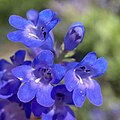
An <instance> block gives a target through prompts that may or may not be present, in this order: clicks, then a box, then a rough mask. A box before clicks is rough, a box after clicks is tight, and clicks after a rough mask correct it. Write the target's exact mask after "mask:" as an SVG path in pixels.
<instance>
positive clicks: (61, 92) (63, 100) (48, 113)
mask: <svg viewBox="0 0 120 120" xmlns="http://www.w3.org/2000/svg"><path fill="white" fill-rule="evenodd" d="M51 95H52V98H53V99H54V100H55V103H54V105H53V106H51V107H43V106H41V105H39V104H38V103H37V102H36V101H35V100H34V101H33V103H32V112H33V113H34V115H35V116H37V117H39V116H42V120H56V119H58V120H75V116H74V113H73V111H72V110H71V108H70V107H69V106H68V105H74V104H73V101H72V92H69V91H68V90H67V89H66V87H65V85H58V86H56V87H54V88H53V90H52V94H51Z"/></svg>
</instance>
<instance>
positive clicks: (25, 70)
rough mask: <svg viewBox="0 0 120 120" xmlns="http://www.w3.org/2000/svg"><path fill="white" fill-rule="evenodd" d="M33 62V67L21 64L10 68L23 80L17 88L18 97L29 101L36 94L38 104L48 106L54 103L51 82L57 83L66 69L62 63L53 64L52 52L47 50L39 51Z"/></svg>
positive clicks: (23, 100)
mask: <svg viewBox="0 0 120 120" xmlns="http://www.w3.org/2000/svg"><path fill="white" fill-rule="evenodd" d="M33 64H34V68H32V67H31V66H28V65H22V66H18V67H16V68H14V69H13V70H12V73H13V75H14V76H16V77H17V78H18V79H19V80H21V81H22V82H23V84H22V85H21V87H20V88H19V90H18V94H17V95H18V98H19V99H20V101H22V102H29V101H31V100H32V99H33V98H34V97H35V96H36V100H37V102H38V103H39V104H40V105H43V106H46V107H50V106H52V105H53V104H54V100H53V99H52V98H51V91H52V89H53V85H52V84H58V83H59V82H60V81H61V80H62V78H63V76H64V74H65V71H66V70H65V68H64V67H63V66H62V65H60V64H54V56H53V53H52V52H51V51H49V50H43V51H41V53H40V54H39V55H38V56H37V57H36V58H35V59H34V61H33ZM25 95H26V96H25Z"/></svg>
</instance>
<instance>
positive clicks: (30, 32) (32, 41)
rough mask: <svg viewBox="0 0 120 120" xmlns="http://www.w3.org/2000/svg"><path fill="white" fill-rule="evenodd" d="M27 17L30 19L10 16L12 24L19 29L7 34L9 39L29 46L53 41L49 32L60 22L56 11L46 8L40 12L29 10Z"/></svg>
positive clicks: (38, 45)
mask: <svg viewBox="0 0 120 120" xmlns="http://www.w3.org/2000/svg"><path fill="white" fill-rule="evenodd" d="M27 18H28V20H26V19H25V18H22V17H20V16H18V15H11V16H10V18H9V23H10V25H11V26H13V27H15V28H17V29H19V30H17V31H14V32H10V33H9V34H8V35H7V36H8V39H10V40H11V41H13V42H22V43H23V44H24V45H26V46H28V47H40V46H42V45H43V44H46V42H45V41H51V43H52V42H53V41H52V37H51V35H50V33H49V32H50V31H51V30H52V29H53V28H54V27H55V25H56V24H57V23H58V22H59V18H58V17H57V14H56V13H55V12H54V11H52V10H51V9H46V10H43V11H41V12H40V13H38V12H37V11H35V10H30V11H28V12H27ZM48 46H49V45H48Z"/></svg>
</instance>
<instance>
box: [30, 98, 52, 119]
mask: <svg viewBox="0 0 120 120" xmlns="http://www.w3.org/2000/svg"><path fill="white" fill-rule="evenodd" d="M31 109H32V112H33V114H34V115H35V116H36V117H40V116H41V115H42V113H48V112H49V111H50V107H43V106H41V105H40V104H38V103H37V101H36V100H33V102H32V106H31Z"/></svg>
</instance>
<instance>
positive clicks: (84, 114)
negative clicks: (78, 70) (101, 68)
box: [0, 0, 120, 120]
mask: <svg viewBox="0 0 120 120" xmlns="http://www.w3.org/2000/svg"><path fill="white" fill-rule="evenodd" d="M31 8H33V9H36V10H38V11H41V10H43V9H45V8H51V9H53V10H55V11H56V12H57V13H58V15H59V16H60V18H61V22H60V23H59V24H58V25H57V26H56V28H55V29H54V30H53V31H54V35H55V41H56V42H58V43H59V44H61V43H62V42H63V40H64V36H65V34H66V31H67V29H68V27H69V26H70V25H71V24H72V22H76V21H80V22H82V23H83V24H84V25H85V28H86V33H85V38H84V41H83V43H82V44H81V45H79V46H78V47H77V49H76V54H75V55H74V57H75V58H76V59H77V61H79V60H81V59H82V58H83V57H84V56H85V55H86V54H87V53H88V52H90V51H95V52H96V53H97V55H98V57H100V56H104V57H105V58H106V59H107V60H108V70H107V72H106V73H105V74H104V75H103V76H102V77H100V78H98V79H97V80H98V82H99V83H100V85H101V87H102V93H103V98H104V103H103V105H102V106H101V107H95V106H94V105H92V104H91V103H89V101H88V100H86V101H85V104H84V105H83V107H82V108H75V107H72V109H73V110H74V112H75V115H76V118H77V120H120V1H119V0H18V1H15V0H0V58H6V59H7V60H9V56H11V55H12V54H14V52H15V51H16V50H18V49H26V48H25V47H24V46H23V45H22V44H20V43H13V42H11V41H9V40H8V39H7V37H6V35H7V33H8V32H10V31H12V30H14V29H13V28H12V27H11V26H10V25H9V23H8V18H9V16H10V15H12V14H17V15H20V16H23V17H26V11H27V10H29V9H31Z"/></svg>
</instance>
